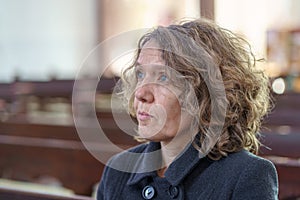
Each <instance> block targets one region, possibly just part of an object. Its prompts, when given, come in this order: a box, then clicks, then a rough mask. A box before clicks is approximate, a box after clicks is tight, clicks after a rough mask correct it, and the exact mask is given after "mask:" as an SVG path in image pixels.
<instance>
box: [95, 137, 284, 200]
mask: <svg viewBox="0 0 300 200" xmlns="http://www.w3.org/2000/svg"><path fill="white" fill-rule="evenodd" d="M159 148H160V145H159V143H155V142H150V143H149V144H142V145H139V146H137V147H135V148H133V149H131V151H132V152H136V153H147V152H152V151H153V150H156V149H159ZM143 155H146V156H143V157H142V158H140V159H139V160H135V161H134V162H133V160H131V159H130V158H128V157H127V156H126V154H124V153H121V154H118V155H116V156H114V157H113V158H112V159H111V161H110V164H113V163H121V164H122V166H128V167H129V168H130V167H133V166H134V168H136V169H141V168H145V166H146V165H151V163H153V161H152V160H151V159H148V158H147V154H143ZM198 155H199V154H198V151H197V150H196V149H195V148H194V147H193V146H192V145H190V146H189V148H188V149H187V150H186V151H185V152H184V153H183V154H182V155H181V156H180V157H179V158H177V159H176V160H175V161H174V162H173V163H172V164H171V165H170V166H169V168H168V170H167V171H166V173H165V177H164V178H161V177H158V176H157V174H156V172H155V171H152V172H151V171H150V172H144V173H127V172H122V171H119V170H115V169H113V168H110V167H106V168H105V171H104V173H103V175H102V180H101V182H100V185H99V188H98V191H97V199H98V200H101V199H105V200H121V199H128V200H138V199H162V200H167V199H187V200H189V199H190V200H195V199H203V200H208V199H212V200H215V199H220V200H224V199H241V200H247V199H249V200H260V199H261V200H269V199H270V200H271V199H277V196H278V179H277V173H276V170H275V167H274V165H273V164H272V163H271V162H270V161H268V160H265V159H263V158H260V157H258V156H255V155H253V154H251V153H249V152H248V151H245V150H243V151H240V152H237V153H232V154H229V155H228V156H227V157H224V158H222V159H220V160H218V161H212V160H210V159H208V158H207V157H204V158H200V157H199V156H198Z"/></svg>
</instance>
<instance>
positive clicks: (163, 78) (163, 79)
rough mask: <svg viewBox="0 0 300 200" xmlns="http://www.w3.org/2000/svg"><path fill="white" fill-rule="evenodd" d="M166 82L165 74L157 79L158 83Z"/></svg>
mask: <svg viewBox="0 0 300 200" xmlns="http://www.w3.org/2000/svg"><path fill="white" fill-rule="evenodd" d="M167 80H168V77H167V76H166V75H165V74H163V75H161V76H160V77H159V81H161V82H165V81H167Z"/></svg>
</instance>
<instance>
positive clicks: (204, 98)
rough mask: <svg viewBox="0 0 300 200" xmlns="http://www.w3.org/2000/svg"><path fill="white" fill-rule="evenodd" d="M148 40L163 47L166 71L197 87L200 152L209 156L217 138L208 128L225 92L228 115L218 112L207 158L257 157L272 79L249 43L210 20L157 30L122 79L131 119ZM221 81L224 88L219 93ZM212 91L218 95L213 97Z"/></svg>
mask: <svg viewBox="0 0 300 200" xmlns="http://www.w3.org/2000/svg"><path fill="white" fill-rule="evenodd" d="M150 40H154V41H156V42H157V43H158V45H159V46H160V48H161V51H162V58H163V59H164V61H165V62H166V64H167V66H171V67H172V68H173V69H174V70H176V71H177V72H179V74H181V75H182V77H184V79H185V80H187V81H188V82H189V83H191V85H192V86H193V90H194V92H195V95H196V97H197V104H198V105H197V106H195V105H194V106H193V105H192V106H191V107H194V108H197V109H196V110H194V114H195V115H196V118H197V120H198V122H197V124H198V129H199V133H198V136H197V137H196V138H195V142H194V146H195V147H196V148H197V149H198V150H199V151H202V152H205V150H207V147H206V145H205V144H204V143H205V140H208V143H210V141H209V140H212V139H211V138H213V137H212V135H213V134H214V133H212V132H211V131H209V127H210V126H211V124H214V123H215V124H216V125H218V120H217V119H212V109H214V105H213V103H214V101H213V98H215V97H216V98H218V91H220V90H222V89H223V91H224V92H225V93H224V94H225V98H223V101H224V102H221V104H222V103H223V105H221V108H223V109H225V112H219V115H220V116H221V119H222V118H223V119H224V120H223V121H222V122H221V123H219V125H220V124H221V125H222V128H221V134H220V135H219V137H218V140H217V141H213V144H214V145H213V147H212V148H211V149H210V151H209V153H208V156H209V157H210V158H211V159H214V160H218V159H220V158H221V157H223V156H227V154H228V153H231V152H237V151H240V150H241V149H246V150H248V151H250V152H252V153H255V154H257V153H258V149H259V146H260V145H261V144H260V142H259V129H260V127H261V122H262V119H263V117H264V116H265V115H266V114H267V113H268V111H269V110H270V103H271V100H270V99H271V98H270V89H269V88H270V87H269V80H268V77H267V76H266V75H265V74H264V73H263V72H262V71H260V70H258V69H257V68H256V62H257V61H258V60H257V59H256V57H255V56H254V54H253V53H252V50H251V47H250V45H249V43H248V42H247V41H246V40H245V39H243V38H242V37H240V36H238V35H237V34H235V33H233V32H231V31H229V30H227V29H224V28H221V27H220V26H218V25H217V24H215V23H214V22H212V21H209V20H206V19H197V20H193V21H185V22H181V23H179V24H175V25H170V26H168V27H162V26H159V27H157V28H155V29H154V30H152V31H151V32H149V33H147V34H145V35H144V36H142V37H141V39H140V40H139V43H138V50H137V52H136V57H135V59H134V61H133V63H132V65H131V66H130V67H129V68H127V69H126V70H124V71H123V73H122V87H123V88H122V90H123V92H122V94H123V95H124V97H125V101H126V103H127V105H128V110H129V113H130V114H131V115H132V116H133V117H135V111H134V110H133V95H132V94H133V93H134V90H135V87H136V77H135V75H134V69H135V64H136V61H137V59H138V57H139V54H140V52H141V49H142V48H143V46H144V45H145V44H146V43H147V42H148V41H150ZM214 67H216V68H217V70H215V69H214ZM216 71H217V72H219V73H217V72H216ZM220 76H221V77H220ZM218 77H219V78H218ZM220 80H221V81H222V87H223V88H220V87H219V86H220ZM174 84H176V82H174ZM178 87H179V86H178ZM212 91H217V92H215V93H214V94H212V93H213V92H212ZM189 92H190V90H184V91H183V93H182V95H181V96H183V98H184V97H187V96H190V95H189V94H188V93H189ZM219 94H222V93H219ZM183 102H185V101H184V100H183ZM221 110H222V109H221ZM218 111H219V110H218V109H217V110H216V111H215V112H218ZM213 120H215V122H214V121H213ZM205 148H206V149H205Z"/></svg>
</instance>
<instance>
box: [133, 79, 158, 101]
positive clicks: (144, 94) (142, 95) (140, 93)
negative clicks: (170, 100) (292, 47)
mask: <svg viewBox="0 0 300 200" xmlns="http://www.w3.org/2000/svg"><path fill="white" fill-rule="evenodd" d="M135 98H136V99H137V100H138V101H141V102H145V103H151V102H153V101H154V95H153V91H152V89H151V85H149V84H145V85H142V86H140V87H138V88H137V89H136V91H135Z"/></svg>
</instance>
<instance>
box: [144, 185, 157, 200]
mask: <svg viewBox="0 0 300 200" xmlns="http://www.w3.org/2000/svg"><path fill="white" fill-rule="evenodd" d="M142 195H143V198H144V199H152V198H153V197H154V195H155V190H154V187H152V186H151V185H147V186H146V187H144V189H143V191H142Z"/></svg>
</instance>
